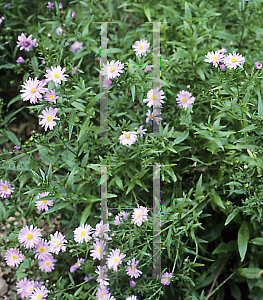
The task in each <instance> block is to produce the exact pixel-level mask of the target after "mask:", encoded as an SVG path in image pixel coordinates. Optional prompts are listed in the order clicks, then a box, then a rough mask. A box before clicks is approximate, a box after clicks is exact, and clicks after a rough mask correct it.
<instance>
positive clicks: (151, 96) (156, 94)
mask: <svg viewBox="0 0 263 300" xmlns="http://www.w3.org/2000/svg"><path fill="white" fill-rule="evenodd" d="M164 98H165V96H164V92H163V91H162V90H160V89H159V88H155V89H151V90H150V91H149V92H148V93H147V98H146V99H143V102H144V103H147V106H148V107H149V108H150V107H153V108H156V107H160V106H162V103H164V101H163V100H162V99H164Z"/></svg>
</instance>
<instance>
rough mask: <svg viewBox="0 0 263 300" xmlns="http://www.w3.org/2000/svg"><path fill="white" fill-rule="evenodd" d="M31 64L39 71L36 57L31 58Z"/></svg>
mask: <svg viewBox="0 0 263 300" xmlns="http://www.w3.org/2000/svg"><path fill="white" fill-rule="evenodd" d="M31 63H32V67H33V70H34V71H38V61H37V58H36V56H33V57H32V58H31Z"/></svg>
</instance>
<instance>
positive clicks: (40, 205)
mask: <svg viewBox="0 0 263 300" xmlns="http://www.w3.org/2000/svg"><path fill="white" fill-rule="evenodd" d="M48 195H49V192H44V193H39V194H38V196H37V197H36V198H37V199H40V198H43V197H46V196H48ZM53 202H54V199H52V200H40V201H36V204H35V205H36V207H37V209H38V210H45V211H48V209H49V206H53Z"/></svg>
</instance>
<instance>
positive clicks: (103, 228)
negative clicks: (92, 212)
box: [93, 220, 111, 240]
mask: <svg viewBox="0 0 263 300" xmlns="http://www.w3.org/2000/svg"><path fill="white" fill-rule="evenodd" d="M107 231H110V229H109V223H107V224H104V225H103V221H102V220H101V221H100V223H98V224H96V229H95V232H94V233H93V237H97V236H98V237H100V238H102V237H103V236H104V238H105V239H106V240H111V238H110V237H109V236H108V234H107V233H106V232H107Z"/></svg>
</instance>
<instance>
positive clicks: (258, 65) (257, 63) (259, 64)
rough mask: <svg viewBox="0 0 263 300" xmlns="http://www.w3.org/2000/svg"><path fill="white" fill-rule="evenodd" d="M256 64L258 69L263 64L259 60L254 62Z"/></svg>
mask: <svg viewBox="0 0 263 300" xmlns="http://www.w3.org/2000/svg"><path fill="white" fill-rule="evenodd" d="M254 65H255V68H256V69H257V70H259V69H261V68H262V64H261V63H260V62H259V61H256V62H254Z"/></svg>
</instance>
